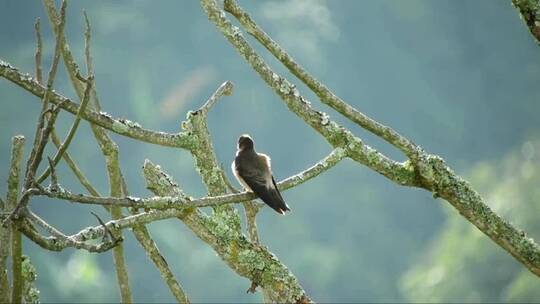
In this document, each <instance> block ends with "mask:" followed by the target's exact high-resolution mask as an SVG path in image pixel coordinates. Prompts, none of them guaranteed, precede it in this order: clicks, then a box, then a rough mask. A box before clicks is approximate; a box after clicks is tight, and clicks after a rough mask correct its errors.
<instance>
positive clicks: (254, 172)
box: [231, 134, 291, 215]
mask: <svg viewBox="0 0 540 304" xmlns="http://www.w3.org/2000/svg"><path fill="white" fill-rule="evenodd" d="M231 168H232V172H233V173H234V176H235V177H236V179H237V180H238V182H239V183H240V184H241V185H242V186H243V187H244V188H245V189H246V190H248V191H251V192H253V193H255V194H256V195H257V196H258V197H259V198H260V199H261V200H262V201H263V202H265V203H266V204H267V205H268V206H270V207H271V208H272V209H274V210H275V211H276V212H278V213H279V214H281V215H285V212H286V211H290V210H291V209H290V208H289V206H288V205H287V203H285V201H284V200H283V197H282V196H281V193H280V192H279V189H278V187H277V185H276V181H275V180H274V176H272V167H271V164H270V157H268V155H266V154H263V153H257V152H256V151H255V144H254V142H253V139H252V138H251V136H249V135H248V134H243V135H241V136H240V137H239V138H238V150H237V151H236V157H235V158H234V161H233V162H232V165H231Z"/></svg>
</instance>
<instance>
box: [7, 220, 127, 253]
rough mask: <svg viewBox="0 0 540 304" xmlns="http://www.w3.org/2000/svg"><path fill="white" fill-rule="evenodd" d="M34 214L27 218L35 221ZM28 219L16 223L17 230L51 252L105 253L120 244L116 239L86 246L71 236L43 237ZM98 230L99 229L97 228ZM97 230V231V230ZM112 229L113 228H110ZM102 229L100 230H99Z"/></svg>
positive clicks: (39, 223)
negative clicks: (68, 250) (80, 251)
mask: <svg viewBox="0 0 540 304" xmlns="http://www.w3.org/2000/svg"><path fill="white" fill-rule="evenodd" d="M34 215H35V214H32V213H28V215H27V217H28V218H31V219H32V220H34V221H35V220H36V218H34V217H33V216H34ZM28 218H25V219H23V220H22V222H21V223H16V225H17V229H19V230H20V231H21V232H22V233H23V234H24V235H25V236H26V237H28V238H29V239H30V240H32V241H33V242H35V243H36V244H38V245H39V246H41V247H42V248H45V249H47V250H51V251H62V250H63V249H66V248H76V249H84V250H86V251H88V252H96V253H99V252H105V251H108V250H111V249H112V248H114V247H115V246H118V245H119V244H121V242H122V239H117V240H116V241H109V242H102V243H99V244H88V243H85V241H86V240H77V239H75V238H73V237H72V236H68V237H57V236H51V237H45V236H43V235H41V234H39V232H38V231H37V230H36V228H35V227H34V226H33V225H32V222H30V220H29V219H28ZM36 223H37V224H38V225H42V224H43V225H47V226H50V225H49V224H47V223H46V222H45V221H43V222H39V221H38V222H36ZM99 228H101V227H100V226H99ZM99 228H98V229H99ZM110 228H113V227H110ZM44 229H45V230H49V229H56V228H54V227H52V226H50V227H47V228H44ZM101 229H102V228H101Z"/></svg>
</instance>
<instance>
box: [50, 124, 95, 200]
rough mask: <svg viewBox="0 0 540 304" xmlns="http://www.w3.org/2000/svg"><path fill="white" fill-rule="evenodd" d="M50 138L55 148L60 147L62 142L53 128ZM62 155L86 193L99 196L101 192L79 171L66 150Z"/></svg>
mask: <svg viewBox="0 0 540 304" xmlns="http://www.w3.org/2000/svg"><path fill="white" fill-rule="evenodd" d="M51 139H52V141H53V143H54V145H55V146H56V148H57V149H60V146H61V145H62V143H61V142H60V139H59V138H58V135H56V132H55V131H54V130H53V131H52V132H51ZM62 157H63V158H64V161H65V162H66V163H67V165H68V167H69V168H70V169H71V171H72V172H73V174H75V176H76V177H77V179H78V180H79V182H80V183H81V185H83V187H84V188H86V190H87V191H88V193H90V194H91V195H93V196H101V194H99V192H98V191H97V190H96V188H94V186H92V184H91V183H90V181H89V180H88V178H86V176H85V175H84V173H83V172H82V171H81V169H79V167H78V166H77V164H76V163H75V161H73V159H72V158H71V156H70V155H69V153H68V152H67V151H66V152H65V153H64V155H62Z"/></svg>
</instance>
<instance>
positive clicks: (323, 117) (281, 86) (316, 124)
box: [201, 0, 418, 186]
mask: <svg viewBox="0 0 540 304" xmlns="http://www.w3.org/2000/svg"><path fill="white" fill-rule="evenodd" d="M201 5H202V7H203V9H204V11H205V12H206V14H207V15H208V18H209V20H210V21H211V22H213V23H214V25H215V26H216V27H217V28H218V29H219V30H220V31H221V33H222V34H223V35H224V36H225V38H227V40H228V41H229V42H230V43H231V44H232V45H233V47H234V48H235V49H236V50H237V51H238V53H239V54H240V55H241V56H242V57H243V58H244V59H245V60H246V61H247V63H248V64H250V65H251V67H252V68H253V69H254V70H255V71H256V72H257V73H258V74H259V76H260V77H261V78H262V79H263V80H264V81H265V82H266V83H267V85H268V86H269V87H270V88H272V89H273V90H274V92H275V93H276V94H278V95H279V96H280V97H281V99H282V100H283V101H284V102H285V104H286V105H287V107H288V108H289V110H291V111H292V112H293V113H295V114H296V115H297V116H298V117H299V118H301V119H302V120H304V121H305V122H306V123H307V124H309V125H310V126H311V127H312V128H313V129H314V130H315V131H317V132H318V133H319V134H321V135H322V136H323V137H324V138H325V139H326V140H327V141H328V142H329V143H330V144H331V145H332V146H333V147H334V148H337V147H341V148H343V149H345V150H346V151H347V154H348V156H349V157H351V158H352V159H353V160H355V161H357V162H359V163H361V164H364V165H366V166H368V167H370V168H371V169H373V170H375V171H376V172H378V173H380V174H382V175H384V176H386V177H387V178H389V179H390V180H392V181H394V182H396V183H398V184H401V185H409V186H416V185H418V181H417V175H416V173H415V172H414V169H413V168H412V167H411V166H408V165H407V164H406V163H398V162H396V161H393V160H391V159H389V158H388V157H386V156H384V155H383V154H381V153H379V152H378V151H376V150H375V149H373V148H371V147H370V146H368V145H366V144H364V143H363V142H362V140H360V139H359V138H358V137H355V136H354V135H353V134H352V133H351V132H350V131H349V130H347V129H345V128H344V127H342V126H340V125H338V124H337V123H335V122H333V121H331V120H330V119H329V116H328V115H327V114H326V113H322V112H319V111H315V110H314V109H313V108H312V107H311V104H310V102H309V101H307V99H305V98H304V97H303V96H301V95H300V93H299V91H298V89H297V88H296V86H294V85H293V84H291V83H290V82H289V81H288V80H287V79H285V78H284V77H282V76H279V75H278V74H277V73H275V72H274V71H273V70H272V69H271V68H270V66H269V65H268V64H267V63H266V62H265V61H264V60H263V59H262V57H261V56H259V55H258V54H257V53H256V52H255V50H254V49H253V48H252V47H251V46H250V45H249V43H248V42H247V41H246V40H245V39H244V37H243V36H242V33H241V32H240V29H238V28H237V27H235V26H233V25H232V24H231V22H230V21H229V20H228V19H227V17H226V14H225V13H224V12H223V10H221V9H220V8H219V7H218V5H217V3H216V2H215V0H201Z"/></svg>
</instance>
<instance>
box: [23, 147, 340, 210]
mask: <svg viewBox="0 0 540 304" xmlns="http://www.w3.org/2000/svg"><path fill="white" fill-rule="evenodd" d="M345 157H346V154H345V151H344V150H343V149H341V148H336V149H334V150H332V152H331V153H330V154H329V155H327V156H326V157H325V158H323V159H322V160H320V161H319V162H317V163H316V164H314V165H313V166H311V167H309V168H308V169H306V170H304V171H302V172H299V173H297V174H295V175H292V176H290V177H288V178H286V179H284V180H283V181H281V182H279V183H278V184H277V186H278V188H279V189H280V190H282V191H283V190H287V189H289V188H292V187H295V186H297V185H299V184H301V183H304V182H306V181H308V180H310V179H312V178H314V177H316V176H318V175H319V174H321V173H323V172H325V171H327V170H328V169H330V168H332V167H333V166H335V165H336V164H338V163H339V161H341V160H342V159H343V158H345ZM147 162H148V161H147ZM147 162H145V166H147ZM34 190H35V192H33V195H46V196H48V197H50V198H57V199H61V200H66V201H71V202H77V203H81V204H93V205H103V206H121V207H131V208H135V209H158V210H164V209H178V210H185V209H190V208H201V207H214V206H221V205H227V204H232V203H240V202H245V201H248V200H253V199H255V198H257V196H256V195H255V194H254V193H252V192H248V191H244V192H239V193H232V194H223V195H216V196H209V197H203V198H199V199H193V198H190V197H187V196H185V195H183V194H182V195H176V196H154V197H150V198H138V197H133V196H126V197H100V196H87V195H82V194H74V193H71V192H70V191H68V190H65V189H63V188H61V187H59V188H58V189H34Z"/></svg>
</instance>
